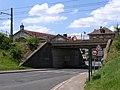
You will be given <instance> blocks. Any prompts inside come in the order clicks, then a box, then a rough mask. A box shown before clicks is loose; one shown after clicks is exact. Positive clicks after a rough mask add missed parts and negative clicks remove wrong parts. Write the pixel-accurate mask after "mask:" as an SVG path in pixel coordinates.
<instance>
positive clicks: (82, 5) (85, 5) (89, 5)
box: [14, 1, 107, 15]
mask: <svg viewBox="0 0 120 90" xmlns="http://www.w3.org/2000/svg"><path fill="white" fill-rule="evenodd" d="M105 2H107V1H104V2H97V3H87V4H80V5H72V6H65V9H71V8H80V7H94V6H98V5H100V4H103V3H105ZM82 11H83V10H82ZM28 12H29V10H26V11H17V12H14V13H15V15H19V14H24V13H28Z"/></svg>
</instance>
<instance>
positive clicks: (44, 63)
mask: <svg viewBox="0 0 120 90" xmlns="http://www.w3.org/2000/svg"><path fill="white" fill-rule="evenodd" d="M23 66H28V67H33V68H41V67H44V68H45V67H47V68H48V67H52V53H51V45H50V44H45V45H44V46H43V47H42V48H40V49H39V50H38V51H37V52H36V53H35V54H33V55H32V56H31V57H30V58H29V59H28V60H27V61H26V62H24V64H23Z"/></svg>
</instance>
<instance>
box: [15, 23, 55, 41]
mask: <svg viewBox="0 0 120 90" xmlns="http://www.w3.org/2000/svg"><path fill="white" fill-rule="evenodd" d="M53 36H54V35H52V34H46V33H40V32H35V31H30V30H25V29H24V25H23V24H22V25H20V30H19V31H18V32H16V33H15V34H14V35H13V40H16V39H19V38H21V39H26V38H31V37H36V38H42V39H45V40H47V39H49V38H51V37H53Z"/></svg>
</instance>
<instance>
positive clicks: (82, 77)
mask: <svg viewBox="0 0 120 90" xmlns="http://www.w3.org/2000/svg"><path fill="white" fill-rule="evenodd" d="M87 77H88V72H84V73H80V74H79V75H77V76H74V77H72V78H70V79H68V80H67V81H64V82H62V83H60V84H58V85H57V86H55V87H53V88H52V89H51V90H84V86H85V81H86V79H87Z"/></svg>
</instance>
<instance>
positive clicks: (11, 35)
mask: <svg viewBox="0 0 120 90" xmlns="http://www.w3.org/2000/svg"><path fill="white" fill-rule="evenodd" d="M10 16H11V19H10V20H11V25H10V38H11V39H12V40H13V8H11V15H10Z"/></svg>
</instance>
